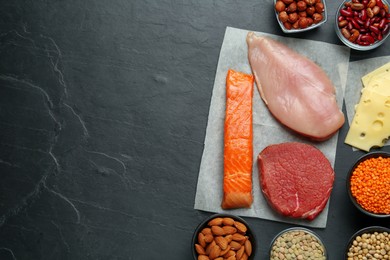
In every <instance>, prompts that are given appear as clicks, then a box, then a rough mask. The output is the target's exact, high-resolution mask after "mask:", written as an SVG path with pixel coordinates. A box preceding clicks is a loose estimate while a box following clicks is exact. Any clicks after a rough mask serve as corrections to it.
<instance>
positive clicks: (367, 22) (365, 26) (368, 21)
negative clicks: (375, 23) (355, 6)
mask: <svg viewBox="0 0 390 260" xmlns="http://www.w3.org/2000/svg"><path fill="white" fill-rule="evenodd" d="M370 24H371V21H370V19H368V20H367V21H366V23H365V24H364V28H368V26H370Z"/></svg>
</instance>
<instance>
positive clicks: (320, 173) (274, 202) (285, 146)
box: [258, 142, 334, 220]
mask: <svg viewBox="0 0 390 260" xmlns="http://www.w3.org/2000/svg"><path fill="white" fill-rule="evenodd" d="M258 168H259V179H260V186H261V189H262V191H263V194H264V196H265V198H266V199H267V201H268V203H269V204H270V205H271V207H272V208H274V209H275V210H276V211H277V212H279V213H280V214H282V215H284V216H288V217H292V218H304V219H308V220H313V219H314V218H315V217H316V216H318V214H320V213H321V211H322V210H323V209H324V207H325V205H326V203H327V201H328V199H329V196H330V194H331V191H332V188H333V182H334V171H333V168H332V166H331V165H330V162H329V160H328V159H327V158H326V157H325V155H324V154H323V153H322V152H321V151H320V150H319V149H317V148H316V147H314V146H312V145H308V144H304V143H298V142H289V143H281V144H275V145H270V146H268V147H266V148H265V149H264V150H263V151H262V152H261V153H260V154H259V156H258Z"/></svg>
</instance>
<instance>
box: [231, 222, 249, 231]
mask: <svg viewBox="0 0 390 260" xmlns="http://www.w3.org/2000/svg"><path fill="white" fill-rule="evenodd" d="M234 226H235V227H236V228H237V230H238V231H239V232H241V233H245V232H246V231H247V228H246V226H245V225H244V224H243V223H241V222H239V221H234Z"/></svg>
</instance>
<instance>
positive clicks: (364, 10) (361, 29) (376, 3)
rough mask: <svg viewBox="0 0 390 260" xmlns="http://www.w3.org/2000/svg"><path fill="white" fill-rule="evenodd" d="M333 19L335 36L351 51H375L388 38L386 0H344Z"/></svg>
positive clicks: (387, 7)
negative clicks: (334, 19)
mask: <svg viewBox="0 0 390 260" xmlns="http://www.w3.org/2000/svg"><path fill="white" fill-rule="evenodd" d="M335 18H336V21H335V30H336V34H337V36H338V37H339V39H340V40H341V41H342V42H343V43H344V44H345V45H346V46H348V47H349V48H351V49H354V50H359V51H368V50H372V49H375V48H377V47H379V46H380V45H382V44H383V43H384V42H385V41H386V39H387V38H388V36H389V26H390V15H389V4H388V3H387V2H386V0H344V1H343V2H342V3H341V4H340V6H339V8H338V9H337V12H336V15H335Z"/></svg>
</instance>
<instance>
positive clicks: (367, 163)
mask: <svg viewBox="0 0 390 260" xmlns="http://www.w3.org/2000/svg"><path fill="white" fill-rule="evenodd" d="M346 184H347V192H348V195H349V198H350V200H351V202H352V203H353V205H355V207H356V208H357V209H358V210H360V211H361V212H363V213H364V214H366V215H368V216H371V217H376V218H388V217H390V196H389V191H390V153H387V152H370V153H367V154H365V155H363V156H361V157H360V158H359V159H358V160H357V161H356V162H355V163H354V164H353V166H352V167H351V169H350V171H349V172H348V175H347V178H346Z"/></svg>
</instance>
